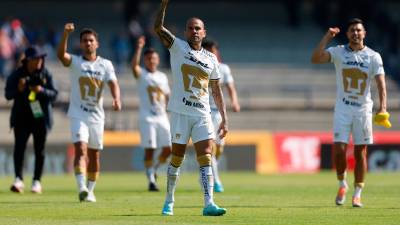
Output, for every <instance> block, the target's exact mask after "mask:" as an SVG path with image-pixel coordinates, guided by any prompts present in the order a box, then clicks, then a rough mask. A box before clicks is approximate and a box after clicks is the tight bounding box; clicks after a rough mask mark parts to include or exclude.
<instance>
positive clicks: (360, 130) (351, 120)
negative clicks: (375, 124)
mask: <svg viewBox="0 0 400 225" xmlns="http://www.w3.org/2000/svg"><path fill="white" fill-rule="evenodd" d="M350 134H351V135H352V136H353V143H354V144H355V145H368V144H372V143H373V135H372V113H363V114H360V113H357V114H351V113H344V112H339V111H335V113H334V118H333V141H334V142H343V143H347V144H348V143H349V138H350Z"/></svg>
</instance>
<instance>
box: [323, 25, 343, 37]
mask: <svg viewBox="0 0 400 225" xmlns="http://www.w3.org/2000/svg"><path fill="white" fill-rule="evenodd" d="M339 33H340V29H339V28H337V27H331V28H329V29H328V31H327V32H326V35H327V36H328V37H329V38H334V37H336V35H337V34H339Z"/></svg>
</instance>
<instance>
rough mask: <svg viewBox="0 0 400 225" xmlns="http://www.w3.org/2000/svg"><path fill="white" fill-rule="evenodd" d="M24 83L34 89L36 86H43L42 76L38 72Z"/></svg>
mask: <svg viewBox="0 0 400 225" xmlns="http://www.w3.org/2000/svg"><path fill="white" fill-rule="evenodd" d="M26 83H27V84H28V86H30V87H34V86H37V85H43V75H42V73H41V72H40V71H36V72H34V73H33V74H31V75H30V76H27V77H26Z"/></svg>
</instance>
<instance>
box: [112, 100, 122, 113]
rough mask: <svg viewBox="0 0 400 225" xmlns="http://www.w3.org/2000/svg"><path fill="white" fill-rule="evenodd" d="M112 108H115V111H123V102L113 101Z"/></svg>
mask: <svg viewBox="0 0 400 225" xmlns="http://www.w3.org/2000/svg"><path fill="white" fill-rule="evenodd" d="M112 107H113V109H114V111H121V100H119V99H113V101H112Z"/></svg>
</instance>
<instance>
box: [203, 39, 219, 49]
mask: <svg viewBox="0 0 400 225" xmlns="http://www.w3.org/2000/svg"><path fill="white" fill-rule="evenodd" d="M201 46H202V47H203V48H207V49H210V48H212V47H216V48H218V43H217V42H216V41H214V40H211V39H206V40H203V42H202V43H201Z"/></svg>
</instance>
